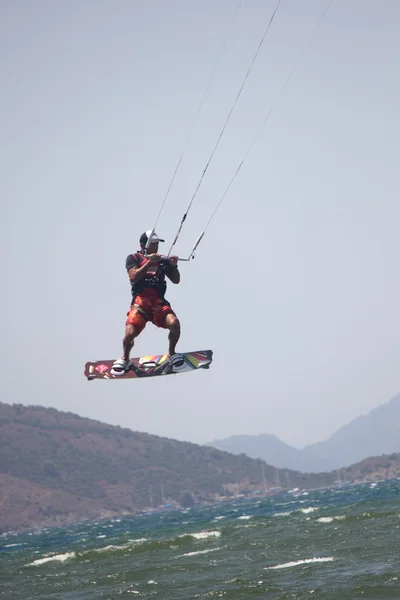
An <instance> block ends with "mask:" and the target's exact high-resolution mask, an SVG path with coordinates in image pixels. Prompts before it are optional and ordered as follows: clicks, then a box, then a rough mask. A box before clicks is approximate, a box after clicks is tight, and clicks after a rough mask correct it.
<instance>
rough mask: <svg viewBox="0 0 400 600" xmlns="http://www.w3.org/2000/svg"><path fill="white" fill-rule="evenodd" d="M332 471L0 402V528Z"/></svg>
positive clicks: (306, 481)
mask: <svg viewBox="0 0 400 600" xmlns="http://www.w3.org/2000/svg"><path fill="white" fill-rule="evenodd" d="M335 477H336V475H335V474H331V475H329V474H322V475H304V474H302V473H299V472H296V471H288V470H285V471H278V470H277V469H276V468H275V467H272V466H269V465H267V464H265V463H264V462H262V461H260V460H253V459H251V458H249V457H247V456H245V455H244V454H241V455H239V456H234V455H232V454H229V453H227V452H222V451H219V450H216V449H214V448H209V447H204V446H199V445H197V444H191V443H188V442H179V441H176V440H171V439H168V438H163V437H158V436H155V435H149V434H147V433H139V432H134V431H131V430H129V429H123V428H121V427H118V426H117V427H115V426H111V425H105V424H104V423H99V422H97V421H94V420H91V419H85V418H82V417H79V416H77V415H74V414H71V413H63V412H60V411H57V410H55V409H52V408H43V407H40V406H23V405H21V404H17V405H12V406H11V405H8V404H3V403H0V529H1V530H2V531H4V530H10V529H21V528H32V527H37V526H43V525H51V524H56V523H66V522H77V521H80V520H84V519H96V518H101V517H108V516H112V515H121V514H131V513H135V512H138V511H141V510H148V509H151V508H153V507H154V508H156V507H161V506H164V505H165V504H170V505H174V506H179V505H182V506H189V505H190V504H193V503H198V502H200V503H202V502H215V501H220V500H223V499H226V498H228V497H230V496H233V495H238V494H244V495H251V494H253V495H254V494H260V493H262V494H265V493H268V492H269V491H270V490H272V488H274V487H276V485H277V481H280V482H282V484H283V485H286V486H289V485H290V486H292V487H300V488H316V487H323V486H326V485H331V484H333V482H334V480H335Z"/></svg>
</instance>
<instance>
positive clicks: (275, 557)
mask: <svg viewBox="0 0 400 600" xmlns="http://www.w3.org/2000/svg"><path fill="white" fill-rule="evenodd" d="M0 598H1V599H7V600H19V599H21V600H30V599H31V598H32V599H33V598H35V599H36V598H40V599H41V600H99V599H110V600H111V599H114V598H115V599H116V600H117V599H118V600H120V599H122V598H130V599H133V598H135V599H136V598H137V599H139V598H149V600H189V599H190V600H192V599H193V600H194V599H196V600H210V599H214V598H223V599H225V600H231V599H232V600H236V599H237V598H243V599H246V598H248V599H249V600H256V599H260V600H261V599H268V600H317V599H318V600H347V599H348V600H358V599H359V600H365V599H367V598H369V599H374V600H383V599H385V598H392V599H393V600H400V480H392V481H382V482H375V483H368V484H362V485H357V486H355V485H343V486H340V487H336V488H332V489H325V490H316V491H301V490H292V491H290V492H286V493H280V494H277V495H274V496H267V497H263V498H253V499H245V498H234V499H231V500H230V501H229V502H223V503H220V504H215V505H212V506H195V507H193V508H190V509H185V510H183V509H182V510H177V509H169V510H162V511H156V512H150V513H147V514H141V515H136V516H127V517H121V518H113V519H109V520H102V521H96V522H91V523H77V524H74V525H68V526H64V527H57V528H48V529H41V530H36V531H25V532H22V533H16V532H10V533H4V534H3V535H2V536H1V537H0Z"/></svg>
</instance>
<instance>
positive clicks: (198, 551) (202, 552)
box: [177, 548, 221, 558]
mask: <svg viewBox="0 0 400 600" xmlns="http://www.w3.org/2000/svg"><path fill="white" fill-rule="evenodd" d="M216 550H221V548H208V549H207V550H197V552H186V554H181V555H180V556H177V558H182V557H183V556H197V554H207V553H208V552H215V551H216Z"/></svg>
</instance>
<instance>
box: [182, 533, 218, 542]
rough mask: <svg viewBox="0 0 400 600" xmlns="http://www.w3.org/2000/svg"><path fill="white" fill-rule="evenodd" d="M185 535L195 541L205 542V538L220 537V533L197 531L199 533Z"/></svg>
mask: <svg viewBox="0 0 400 600" xmlns="http://www.w3.org/2000/svg"><path fill="white" fill-rule="evenodd" d="M187 535H190V536H191V537H193V538H194V539H195V540H206V539H207V538H210V537H220V536H221V532H220V531H199V533H188V534H187ZM182 537H185V536H182Z"/></svg>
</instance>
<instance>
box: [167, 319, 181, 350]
mask: <svg viewBox="0 0 400 600" xmlns="http://www.w3.org/2000/svg"><path fill="white" fill-rule="evenodd" d="M165 327H166V328H167V329H169V335H168V340H169V350H168V352H169V354H170V356H171V355H172V354H175V353H176V344H177V343H178V340H179V338H180V335H181V324H180V322H179V319H178V317H177V316H176V315H174V314H173V313H169V314H168V315H167V316H166V317H165Z"/></svg>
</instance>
